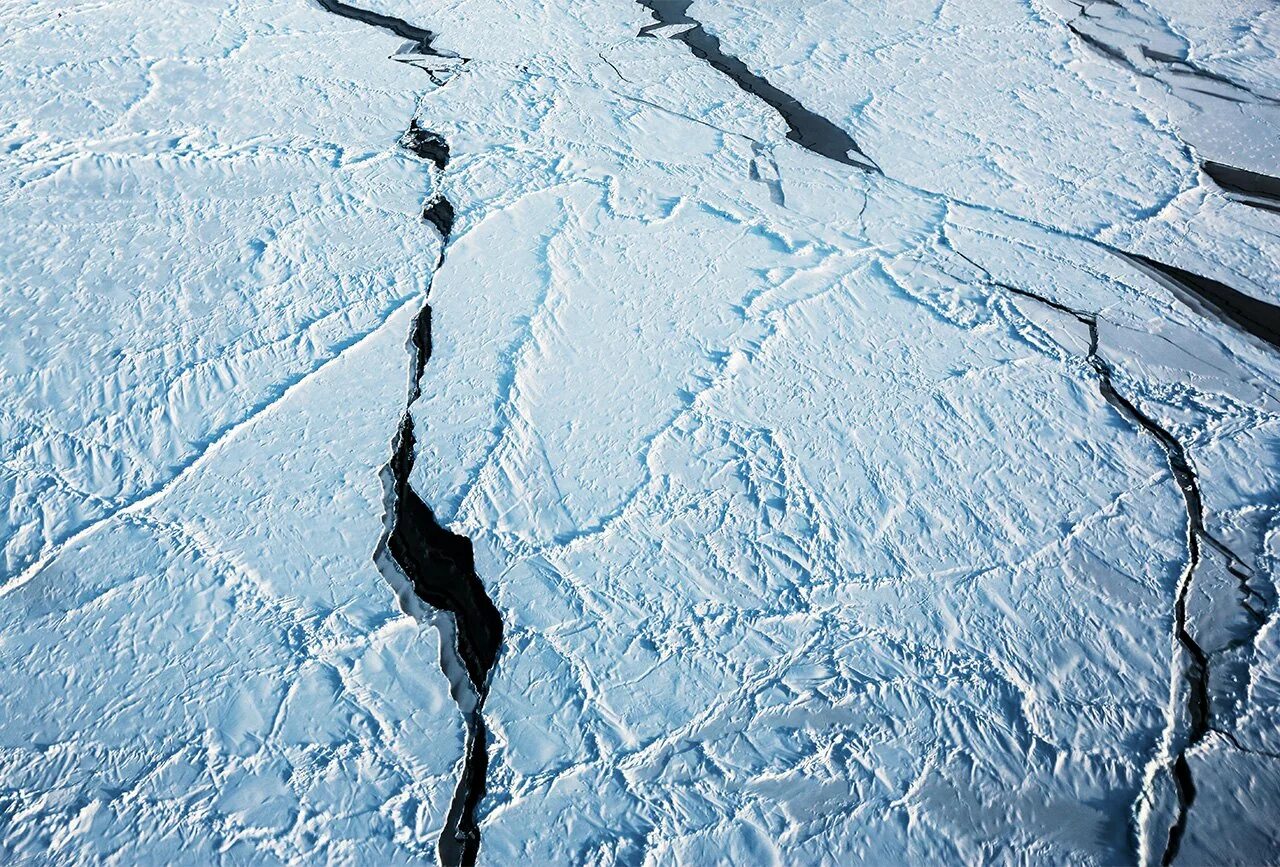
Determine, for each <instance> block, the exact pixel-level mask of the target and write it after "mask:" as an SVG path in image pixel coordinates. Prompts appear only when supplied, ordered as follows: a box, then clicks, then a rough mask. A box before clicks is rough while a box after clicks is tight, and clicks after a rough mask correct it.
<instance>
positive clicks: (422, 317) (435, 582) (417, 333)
mask: <svg viewBox="0 0 1280 867" xmlns="http://www.w3.org/2000/svg"><path fill="white" fill-rule="evenodd" d="M316 2H317V3H319V5H320V6H321V7H323V8H324V9H325V10H326V11H328V12H331V13H333V14H335V15H339V16H341V17H343V18H349V19H351V20H354V21H359V22H361V23H364V24H369V25H371V26H373V27H377V28H380V29H383V30H387V31H390V32H391V33H393V34H395V35H396V36H400V37H402V38H404V39H407V40H409V41H410V42H411V43H412V44H413V49H414V51H415V52H416V53H417V54H419V55H428V56H434V57H448V55H445V54H441V53H439V52H436V51H434V49H432V47H431V41H432V39H433V38H434V34H432V33H431V31H429V30H425V29H423V28H421V27H416V26H414V25H412V24H409V23H408V22H406V21H403V20H402V19H399V18H393V17H391V16H388V15H381V14H379V13H376V12H370V11H368V10H364V9H359V8H357V7H355V6H350V5H348V4H346V3H342V2H339V0H316ZM433 80H436V81H437V83H439V80H438V79H435V76H434V75H433ZM400 145H401V146H402V147H403V148H405V149H406V150H408V151H410V152H412V153H414V154H415V155H417V156H418V157H419V158H420V159H423V160H425V161H428V162H430V163H432V164H433V165H434V166H435V169H436V170H437V171H443V170H444V168H445V167H446V166H447V165H448V161H449V144H448V142H447V141H446V140H445V138H444V137H443V136H441V135H439V134H438V133H435V132H433V131H431V130H427V129H424V128H422V127H421V126H419V125H418V123H417V121H416V120H414V121H412V122H411V123H410V125H409V129H408V130H406V131H405V133H404V134H403V135H402V136H401V137H400ZM422 218H423V220H425V221H426V222H428V223H430V224H431V225H432V226H433V227H434V228H435V230H436V231H437V233H438V234H439V236H440V254H439V258H438V260H437V263H436V264H437V266H438V265H439V264H440V263H442V262H443V261H444V251H445V247H446V245H447V243H448V240H449V237H450V235H451V234H452V232H453V219H454V210H453V205H452V203H450V202H449V200H448V199H447V198H445V197H444V196H443V195H441V194H436V195H434V196H432V197H431V199H430V200H429V201H428V202H427V203H426V204H425V205H424V207H423V212H422ZM407 348H408V351H409V387H408V395H407V397H406V401H405V407H404V412H403V414H402V415H401V417H400V425H399V427H398V428H397V429H396V432H395V435H394V437H393V438H392V441H391V459H390V460H389V461H388V462H387V465H386V466H385V467H384V468H383V470H382V481H383V488H384V492H385V497H384V503H385V510H386V511H385V514H384V516H383V533H382V537H381V538H380V539H379V541H378V546H377V549H376V550H375V552H374V562H375V563H376V564H377V566H378V568H379V570H380V571H381V572H382V574H383V576H384V577H385V578H386V580H387V582H388V583H389V584H390V585H391V587H392V588H393V589H394V590H396V591H397V593H398V595H399V596H400V601H401V605H402V607H403V608H404V609H405V610H406V612H408V613H410V614H413V615H415V616H419V617H422V616H424V615H425V614H426V613H427V612H424V611H423V610H422V607H421V605H419V604H418V602H422V603H426V605H429V606H431V608H433V609H435V610H436V611H439V612H443V613H444V614H445V620H443V621H442V622H440V624H439V625H440V627H441V646H440V668H441V670H442V671H443V673H444V675H445V677H446V679H447V680H448V681H449V685H450V691H451V693H452V696H453V699H454V701H455V702H457V705H458V709H459V712H460V713H461V715H462V717H463V720H464V722H465V725H466V740H465V744H464V748H463V758H462V763H461V769H460V773H459V777H458V783H457V786H456V788H455V789H454V794H453V799H452V801H451V802H450V805H449V810H448V813H447V815H446V816H445V821H444V825H443V829H442V830H441V833H440V839H439V842H438V844H437V856H438V858H439V861H440V863H441V864H442V865H444V867H470V865H474V864H475V863H476V858H477V856H478V854H479V851H480V831H479V826H478V823H477V822H476V817H475V813H476V808H477V807H478V806H479V803H480V800H481V798H482V797H483V796H484V788H485V776H486V773H487V770H488V765H489V755H488V729H487V727H486V726H485V722H484V717H483V710H484V701H485V697H486V696H487V695H488V690H489V680H490V675H491V673H492V671H493V667H494V665H495V664H496V663H497V661H498V654H499V652H500V650H501V648H502V636H503V624H502V617H501V614H500V613H499V612H498V609H497V606H495V605H494V604H493V600H492V599H490V598H489V595H488V592H487V591H486V589H485V586H484V582H483V581H481V580H480V577H479V575H477V574H476V568H475V556H474V553H473V549H472V546H471V540H470V539H468V538H467V537H465V536H460V535H457V534H456V533H451V532H449V531H448V530H446V529H445V528H444V527H442V526H440V523H439V522H438V521H437V520H436V517H435V514H434V513H433V512H432V511H431V508H430V507H429V506H428V505H427V504H426V503H425V502H423V500H422V498H421V497H419V496H418V494H417V492H416V491H414V490H413V486H412V485H411V484H410V477H411V475H412V473H413V464H414V458H415V455H416V448H415V446H416V442H417V439H416V434H415V431H414V423H413V413H412V407H413V404H414V402H415V401H416V400H417V399H418V397H419V396H420V395H421V393H422V377H423V374H424V372H425V369H426V364H427V361H428V360H429V359H430V357H431V306H430V304H428V303H424V304H423V306H422V309H421V310H420V311H419V313H418V315H417V316H416V317H414V320H413V324H412V326H411V327H410V333H409V340H408V342H407ZM410 594H411V596H410Z"/></svg>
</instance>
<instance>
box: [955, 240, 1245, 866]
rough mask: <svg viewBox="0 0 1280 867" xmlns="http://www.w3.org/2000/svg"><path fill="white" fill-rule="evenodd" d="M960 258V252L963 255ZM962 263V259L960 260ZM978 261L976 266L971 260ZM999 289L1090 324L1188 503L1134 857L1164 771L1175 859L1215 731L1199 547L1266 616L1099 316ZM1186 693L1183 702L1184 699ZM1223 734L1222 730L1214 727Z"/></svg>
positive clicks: (1109, 392) (1104, 377)
mask: <svg viewBox="0 0 1280 867" xmlns="http://www.w3.org/2000/svg"><path fill="white" fill-rule="evenodd" d="M961 255H962V256H963V254H961ZM964 258H965V259H966V260H967V261H970V262H971V263H972V260H968V257H964ZM974 264H975V265H976V263H974ZM993 285H996V286H999V287H1000V288H1001V289H1004V290H1005V291H1007V292H1009V293H1011V294H1014V295H1018V296H1021V297H1023V298H1027V299H1030V300H1032V301H1035V302H1037V303H1039V304H1041V305H1043V306H1045V307H1048V308H1050V309H1052V310H1055V311H1057V312H1059V313H1063V314H1065V315H1067V316H1070V317H1072V318H1073V319H1075V320H1076V321H1077V322H1079V323H1080V324H1082V325H1084V326H1085V327H1086V328H1087V329H1088V334H1089V349H1088V353H1087V356H1086V358H1087V361H1088V363H1089V366H1090V367H1091V368H1093V371H1094V373H1095V374H1096V375H1097V378H1098V390H1099V393H1100V394H1101V395H1102V397H1103V399H1104V400H1105V401H1106V402H1107V404H1108V405H1110V406H1111V407H1112V408H1113V409H1115V410H1116V412H1118V413H1119V414H1120V415H1121V416H1122V417H1124V418H1125V419H1126V420H1128V421H1129V422H1130V423H1131V424H1133V425H1134V426H1135V427H1137V428H1138V429H1139V430H1141V431H1143V432H1144V433H1145V434H1146V435H1147V436H1149V437H1150V438H1151V439H1152V440H1154V441H1155V443H1156V444H1157V445H1158V446H1159V447H1160V449H1161V451H1163V452H1164V454H1165V458H1166V460H1167V461H1168V464H1169V469H1170V471H1171V473H1172V474H1173V478H1174V481H1175V482H1177V485H1178V489H1179V491H1180V492H1181V494H1182V499H1183V502H1184V505H1185V508H1186V520H1187V563H1186V566H1185V568H1184V569H1183V571H1182V574H1181V575H1180V576H1179V579H1178V582H1177V585H1176V589H1175V592H1174V605H1173V637H1174V641H1175V642H1176V647H1177V648H1178V651H1179V652H1178V653H1177V654H1176V655H1175V658H1174V660H1173V671H1172V675H1171V678H1170V680H1171V684H1170V706H1169V719H1168V722H1167V725H1166V728H1165V733H1164V739H1163V743H1162V746H1161V753H1160V755H1158V756H1157V757H1155V758H1154V759H1153V761H1152V762H1151V764H1149V765H1148V768H1147V773H1146V782H1145V784H1144V789H1143V792H1142V794H1141V796H1140V798H1139V803H1138V805H1137V820H1138V822H1139V828H1138V832H1139V850H1140V851H1139V860H1140V861H1141V862H1143V863H1150V862H1151V860H1152V856H1154V855H1156V854H1157V853H1155V852H1144V851H1142V849H1143V847H1144V846H1145V841H1147V840H1148V839H1152V836H1151V834H1150V833H1149V830H1150V829H1149V828H1146V827H1143V826H1146V825H1150V824H1151V823H1152V822H1155V821H1156V818H1155V810H1154V809H1153V808H1154V806H1155V805H1154V804H1153V803H1152V800H1153V798H1154V794H1153V791H1152V788H1153V784H1154V778H1155V777H1156V775H1158V774H1165V775H1167V776H1168V777H1169V778H1170V779H1171V780H1172V781H1173V784H1174V787H1175V790H1176V792H1177V797H1178V804H1177V812H1176V815H1175V816H1174V818H1173V820H1172V822H1171V823H1170V826H1169V828H1168V829H1167V833H1166V834H1165V835H1164V839H1165V844H1164V846H1163V848H1162V850H1161V852H1160V853H1158V855H1159V861H1160V863H1161V864H1163V865H1169V864H1171V863H1172V862H1173V860H1174V859H1175V858H1176V857H1177V854H1178V850H1179V847H1180V845H1181V842H1182V837H1183V834H1184V833H1185V831H1186V825H1187V819H1188V816H1189V813H1190V810H1191V806H1192V804H1193V803H1194V802H1195V799H1196V786H1195V781H1194V780H1193V778H1192V773H1191V766H1190V764H1189V762H1188V760H1187V755H1188V753H1189V752H1190V751H1191V750H1192V749H1194V748H1195V747H1196V746H1198V745H1199V744H1201V743H1202V742H1203V741H1204V739H1205V737H1206V736H1207V735H1208V734H1210V732H1214V731H1219V730H1217V729H1215V728H1214V727H1213V725H1212V723H1213V720H1212V711H1211V704H1210V695H1209V666H1210V654H1209V653H1208V652H1206V651H1205V649H1204V648H1203V647H1202V646H1201V645H1200V644H1199V642H1198V641H1197V640H1196V638H1195V636H1194V635H1193V634H1192V630H1191V628H1190V627H1189V625H1188V615H1187V600H1188V598H1189V596H1190V594H1191V592H1192V590H1193V587H1194V586H1195V581H1196V573H1197V571H1198V569H1199V567H1200V564H1201V560H1202V553H1203V552H1202V546H1208V547H1210V548H1212V549H1214V550H1215V551H1217V552H1218V554H1219V555H1221V556H1222V557H1223V558H1224V559H1225V560H1226V562H1227V566H1228V570H1229V571H1230V572H1231V574H1232V575H1233V576H1235V577H1236V579H1237V581H1239V583H1240V586H1241V588H1242V592H1241V600H1240V605H1241V607H1242V608H1244V609H1245V610H1246V611H1247V613H1248V614H1249V619H1250V621H1251V623H1252V633H1251V635H1250V639H1249V640H1252V637H1253V636H1256V634H1257V633H1258V631H1259V630H1260V629H1261V627H1262V625H1263V624H1264V623H1265V620H1266V614H1264V613H1263V612H1259V611H1257V610H1256V609H1255V608H1254V607H1253V605H1252V604H1251V602H1250V599H1251V597H1253V596H1255V595H1256V594H1254V593H1253V591H1252V590H1251V589H1250V588H1249V587H1248V583H1247V581H1248V578H1249V577H1250V576H1251V570H1250V569H1249V567H1248V566H1247V565H1246V564H1245V563H1244V562H1243V561H1242V560H1241V559H1240V558H1239V557H1238V556H1236V554H1235V553H1234V552H1232V551H1231V550H1230V549H1229V548H1228V547H1227V545H1226V544H1225V543H1223V542H1222V541H1221V540H1220V539H1218V538H1217V537H1216V536H1215V535H1214V534H1212V533H1211V532H1210V531H1209V530H1208V528H1207V527H1206V525H1205V509H1204V501H1203V497H1202V495H1201V492H1200V485H1199V480H1198V478H1197V475H1196V471H1195V467H1194V465H1193V463H1192V461H1191V459H1190V457H1189V456H1188V454H1187V451H1186V448H1185V447H1184V446H1183V445H1182V443H1181V442H1179V440H1178V439H1177V438H1176V437H1175V436H1174V435H1173V434H1172V433H1170V432H1169V430H1168V429H1166V428H1165V427H1163V426H1161V425H1160V424H1159V423H1158V422H1157V421H1155V419H1153V418H1152V417H1151V416H1149V415H1147V414H1146V413H1144V412H1143V411H1142V410H1141V409H1139V408H1138V407H1137V405H1136V404H1134V403H1133V401H1131V400H1129V399H1128V398H1127V397H1125V396H1124V395H1123V394H1121V393H1120V392H1119V391H1118V390H1117V389H1116V387H1115V383H1114V377H1113V370H1112V367H1111V365H1110V363H1108V362H1107V360H1106V359H1105V358H1104V357H1103V355H1102V352H1101V348H1100V346H1099V335H1098V317H1097V316H1096V315H1095V314H1092V313H1085V312H1082V311H1079V310H1075V309H1073V308H1071V307H1067V306H1066V305H1063V304H1060V303H1058V302H1056V301H1053V300H1051V299H1048V298H1045V297H1044V296H1041V295H1038V294H1036V293H1034V292H1030V291H1028V290H1025V289H1018V288H1015V287H1013V286H1009V285H1006V284H1002V283H995V284H993ZM1184 695H1185V699H1183V698H1182V697H1183V696H1184ZM1220 733H1221V734H1223V735H1224V736H1226V737H1229V735H1228V734H1227V733H1226V732H1220Z"/></svg>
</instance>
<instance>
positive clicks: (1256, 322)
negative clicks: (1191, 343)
mask: <svg viewBox="0 0 1280 867" xmlns="http://www.w3.org/2000/svg"><path fill="white" fill-rule="evenodd" d="M1120 255H1121V256H1123V257H1124V258H1126V259H1128V260H1129V261H1130V262H1133V263H1134V264H1136V265H1138V266H1139V267H1140V268H1142V269H1143V270H1144V271H1146V272H1147V273H1149V274H1151V275H1152V276H1154V277H1155V278H1156V279H1157V280H1158V281H1159V282H1160V283H1161V284H1162V285H1164V286H1166V287H1167V288H1168V289H1169V290H1170V291H1171V292H1173V294H1174V296H1175V297H1176V298H1177V299H1178V300H1179V301H1181V302H1182V303H1184V304H1186V305H1187V306H1188V307H1190V308H1191V309H1192V310H1195V311H1196V312H1197V313H1200V314H1202V315H1204V314H1207V315H1209V316H1211V317H1213V318H1216V319H1218V320H1220V321H1223V322H1225V323H1226V324H1228V325H1231V326H1233V327H1235V328H1236V329H1238V330H1240V331H1244V332H1245V333H1247V334H1251V335H1252V336H1254V337H1256V338H1257V339H1258V340H1261V341H1263V342H1265V343H1268V344H1270V345H1271V347H1272V348H1274V349H1276V350H1280V306H1276V305H1275V304H1270V303H1268V302H1266V301H1263V300H1262V299H1260V298H1255V297H1253V296H1252V295H1246V294H1245V293H1243V292H1241V291H1240V290H1238V289H1233V288H1231V287H1230V286H1228V285H1227V284H1225V283H1220V282H1218V281H1217V280H1211V279H1210V278H1208V277H1201V276H1200V275H1199V274H1193V273H1192V272H1190V271H1184V270H1182V269H1181V268H1175V267H1174V266H1172V265H1166V264H1164V263H1163V262H1157V261H1156V260H1155V259H1148V258H1147V257H1146V256H1138V255H1135V254H1132V253H1121V254H1120Z"/></svg>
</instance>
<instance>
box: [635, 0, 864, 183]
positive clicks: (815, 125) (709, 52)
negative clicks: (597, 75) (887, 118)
mask: <svg viewBox="0 0 1280 867" xmlns="http://www.w3.org/2000/svg"><path fill="white" fill-rule="evenodd" d="M636 2H637V3H639V4H640V5H641V6H643V7H644V8H645V9H648V10H649V12H650V13H651V14H652V15H653V17H654V18H655V19H656V20H657V22H658V23H657V24H651V25H649V26H648V27H644V28H641V30H640V35H641V36H652V35H653V34H654V31H657V30H659V29H661V28H664V27H670V26H673V25H674V26H679V27H682V28H684V29H683V30H681V31H680V32H678V33H674V34H673V35H672V36H671V38H672V39H676V40H679V41H680V42H683V43H684V44H685V45H686V46H688V48H689V50H690V51H691V52H693V54H694V55H695V56H696V57H698V58H700V59H702V60H705V61H706V62H707V63H708V64H709V65H710V66H711V67H712V68H714V69H715V70H716V71H718V72H720V73H721V74H723V75H725V76H727V77H728V78H729V79H730V80H731V81H733V83H734V84H736V85H737V86H738V87H739V88H741V89H742V90H743V91H745V92H746V93H749V94H751V95H752V96H754V97H757V98H758V99H760V100H762V101H764V102H765V103H766V104H768V105H769V106H770V107H771V108H773V110H774V111H776V112H778V114H779V115H781V116H782V119H783V120H784V121H786V124H787V138H788V139H790V140H791V141H793V142H795V143H796V144H798V145H800V146H801V147H802V148H804V149H805V150H808V151H812V152H813V153H815V154H818V155H819V156H823V157H826V158H827V159H830V160H835V161H836V162H838V163H843V164H844V165H847V166H853V167H855V168H859V169H862V170H863V171H867V172H873V173H877V174H878V173H880V167H879V166H877V165H876V164H875V163H873V162H872V161H871V159H870V157H868V156H867V155H866V154H865V153H863V151H862V149H861V148H859V147H858V143H857V142H855V141H854V140H853V137H852V136H850V135H849V133H847V132H845V131H844V130H843V129H841V128H840V127H839V126H837V125H836V124H834V123H832V122H831V121H829V120H827V119H826V118H825V117H823V116H822V115H820V114H816V113H814V112H812V111H810V110H809V109H807V108H805V107H804V105H802V104H801V103H800V100H798V99H796V98H795V97H794V96H792V95H791V94H789V93H787V92H786V91H783V90H780V89H779V88H777V87H775V86H774V85H773V84H771V83H770V82H769V81H768V80H767V79H765V78H763V77H761V76H759V75H756V74H755V73H754V72H752V71H751V70H750V69H748V68H747V65H746V64H745V63H743V62H742V61H741V60H739V59H738V58H736V57H734V56H733V55H731V54H726V53H725V52H724V51H723V50H722V49H721V47H720V40H719V39H718V38H716V37H715V36H713V35H712V34H710V33H708V32H707V30H706V28H704V27H703V26H702V22H700V21H698V20H697V19H695V18H691V17H689V7H690V6H691V5H692V0H636Z"/></svg>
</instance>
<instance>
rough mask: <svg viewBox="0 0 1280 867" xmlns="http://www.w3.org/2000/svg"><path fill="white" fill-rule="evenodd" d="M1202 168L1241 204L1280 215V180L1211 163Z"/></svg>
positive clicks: (1208, 162) (1222, 164) (1246, 170)
mask: <svg viewBox="0 0 1280 867" xmlns="http://www.w3.org/2000/svg"><path fill="white" fill-rule="evenodd" d="M1201 168H1203V169H1204V173H1205V174H1206V175H1208V176H1209V179H1210V180H1212V181H1213V182H1214V183H1215V184H1217V185H1218V186H1219V187H1221V188H1222V189H1223V190H1224V191H1226V192H1227V193H1231V194H1234V195H1235V196H1236V197H1238V198H1237V201H1239V202H1240V203H1241V204H1244V205H1249V206H1250V207H1253V208H1261V209H1263V210H1266V211H1275V212H1276V213H1278V214H1280V178H1273V177H1271V176H1270V175H1264V174H1259V173H1258V172H1251V171H1249V170H1248V169H1238V168H1236V167H1235V166H1229V165H1226V164H1224V163H1215V162H1210V161H1206V162H1205V163H1203V164H1202V165H1201Z"/></svg>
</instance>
